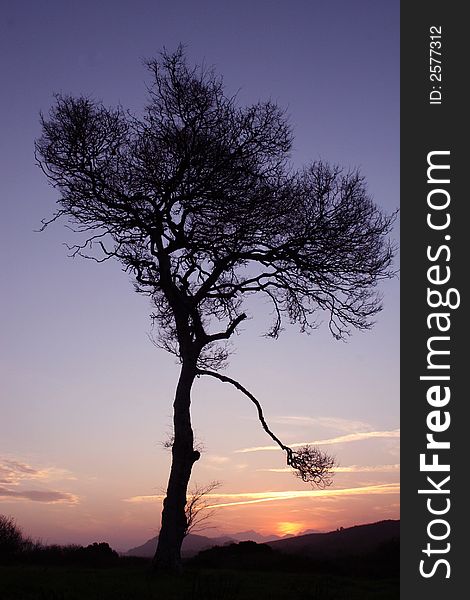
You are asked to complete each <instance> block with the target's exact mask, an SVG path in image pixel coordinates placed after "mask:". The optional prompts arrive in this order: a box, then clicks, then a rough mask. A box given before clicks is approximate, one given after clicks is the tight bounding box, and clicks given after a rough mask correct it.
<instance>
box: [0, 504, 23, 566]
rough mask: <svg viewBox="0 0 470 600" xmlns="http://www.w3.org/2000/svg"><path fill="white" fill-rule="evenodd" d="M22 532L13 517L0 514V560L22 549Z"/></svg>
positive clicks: (14, 554) (10, 556)
mask: <svg viewBox="0 0 470 600" xmlns="http://www.w3.org/2000/svg"><path fill="white" fill-rule="evenodd" d="M24 543H25V540H24V538H23V532H22V531H21V529H20V528H19V527H18V525H17V524H16V521H15V519H14V518H13V517H7V516H5V515H0V560H2V559H5V558H6V559H8V558H12V557H14V556H16V555H17V554H19V553H20V552H21V551H22V550H23V546H24Z"/></svg>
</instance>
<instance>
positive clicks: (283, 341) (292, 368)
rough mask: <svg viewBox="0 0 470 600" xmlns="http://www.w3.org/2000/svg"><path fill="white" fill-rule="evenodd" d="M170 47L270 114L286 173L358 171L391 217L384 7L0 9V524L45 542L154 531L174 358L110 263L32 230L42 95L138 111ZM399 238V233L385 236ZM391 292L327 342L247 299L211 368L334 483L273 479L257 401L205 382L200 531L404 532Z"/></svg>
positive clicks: (50, 200)
mask: <svg viewBox="0 0 470 600" xmlns="http://www.w3.org/2000/svg"><path fill="white" fill-rule="evenodd" d="M180 42H182V43H183V44H185V45H186V46H187V56H188V59H189V61H190V62H191V63H201V62H202V61H204V62H205V63H206V64H210V65H214V67H215V69H216V71H217V72H218V73H220V74H222V75H223V77H224V81H225V85H226V89H227V91H228V92H229V93H235V92H237V91H238V98H239V101H240V103H242V104H249V103H253V102H256V101H258V100H259V99H267V98H270V99H272V100H273V101H275V102H277V103H278V104H279V105H280V106H282V107H285V108H286V109H287V113H288V115H289V117H290V122H291V124H292V126H293V131H294V136H295V141H294V149H293V153H292V161H293V163H294V164H295V165H296V166H301V165H302V164H304V163H306V162H309V161H313V160H318V159H323V160H326V161H328V162H330V163H334V164H340V165H342V166H344V167H345V168H350V167H358V168H360V170H361V172H362V173H363V174H364V175H365V177H366V179H367V182H368V190H369V193H370V195H371V196H372V197H373V198H374V200H375V202H376V203H377V204H378V205H379V206H380V207H381V209H383V210H384V211H385V212H387V213H391V212H392V211H394V210H396V209H397V208H398V205H399V2H398V1H389V0H353V1H351V0H349V1H348V0H331V1H328V2H326V1H321V0H313V1H307V0H293V1H292V2H289V3H285V2H282V3H281V2H268V1H267V0H266V1H265V0H255V1H250V2H249V1H247V0H241V1H238V2H236V3H235V2H230V3H228V2H226V3H222V2H218V1H215V0H199V1H197V2H191V1H189V0H187V1H183V0H173V1H169V0H153V1H151V0H134V1H133V2H125V1H123V0H104V1H102V2H91V1H90V0H82V1H81V2H80V3H78V2H71V1H70V0H61V1H57V0H47V1H46V2H28V1H24V0H23V1H21V0H19V1H18V2H15V3H12V2H10V3H7V4H6V5H5V6H4V7H3V10H2V14H1V16H0V73H1V81H2V90H3V93H2V94H1V95H0V104H1V109H0V119H1V141H0V153H1V156H0V160H1V162H0V164H1V166H2V176H1V181H0V189H1V196H0V197H1V202H2V219H1V224H0V244H1V251H0V268H1V271H2V274H3V276H2V282H1V288H2V289H1V296H0V297H1V304H2V310H1V312H0V327H1V342H0V344H1V347H0V360H1V363H0V368H1V381H2V383H1V412H0V415H1V416H0V513H2V514H7V515H12V516H13V517H15V518H16V520H17V522H18V524H19V525H20V526H21V527H22V528H23V530H24V532H25V533H26V534H28V535H30V536H31V537H33V538H35V539H37V538H39V539H41V540H42V541H43V542H45V543H82V544H85V543H91V542H93V541H107V542H109V543H110V544H111V545H112V546H113V547H115V548H117V549H127V548H129V547H132V546H136V545H138V544H140V543H143V542H144V541H145V540H147V539H148V538H150V537H152V536H154V535H155V534H156V533H157V532H158V529H159V523H160V511H161V494H162V491H163V490H164V489H165V487H166V482H167V477H168V470H169V464H170V453H169V452H168V450H166V449H165V448H164V445H163V443H164V442H165V440H167V439H168V437H169V435H170V433H171V403H172V396H173V393H174V389H175V385H176V380H177V376H178V365H177V364H176V363H175V360H174V357H172V356H171V355H168V354H166V353H165V352H164V351H163V350H160V349H158V348H156V347H155V346H154V345H153V344H152V343H151V341H150V339H149V334H150V333H151V323H150V319H149V314H150V312H151V307H150V305H149V301H148V299H146V298H144V297H142V296H139V295H137V294H135V292H134V291H133V287H132V284H131V281H130V278H129V276H128V275H126V274H125V273H123V272H122V271H121V269H120V266H119V265H118V264H111V263H110V262H108V263H106V264H102V265H98V264H95V263H91V262H90V261H85V260H81V259H72V258H69V257H68V256H67V249H66V247H65V246H64V243H65V242H69V243H70V242H73V235H72V233H71V232H70V231H69V230H68V229H67V228H66V227H65V226H64V224H63V223H55V224H53V225H52V226H50V227H49V228H48V229H47V230H46V231H45V232H43V233H38V232H37V231H36V230H37V229H38V228H39V226H40V223H41V219H42V218H45V217H46V218H47V217H48V216H50V215H51V214H52V213H53V210H54V203H55V200H56V199H57V192H55V191H54V189H53V188H51V187H50V186H49V185H48V184H47V181H46V180H45V178H44V176H43V175H42V173H41V172H40V170H39V168H38V167H37V166H36V164H35V160H34V152H33V143H34V139H35V138H37V137H38V136H39V134H40V125H39V113H40V111H43V112H47V111H48V109H49V107H50V106H51V104H52V103H53V93H55V92H63V93H70V94H75V95H79V94H87V95H90V96H92V97H94V98H96V99H99V100H102V101H103V102H104V103H105V104H107V105H117V104H121V105H123V106H124V107H127V108H129V109H131V110H133V111H139V110H140V109H141V108H142V106H143V105H144V103H145V98H146V83H148V82H149V74H148V73H147V72H146V70H145V68H144V66H143V60H144V59H148V58H151V57H155V56H157V54H158V52H159V51H160V50H161V49H162V48H163V47H166V48H167V49H170V50H172V49H175V48H176V47H177V45H178V44H179V43H180ZM393 237H394V240H395V241H398V229H397V228H396V229H395V230H394V232H393ZM398 286H399V282H398V279H395V280H393V281H388V282H386V283H385V284H383V285H382V286H381V291H382V293H383V296H384V310H383V311H382V312H381V313H380V314H379V315H378V317H377V319H376V325H375V327H374V328H373V329H372V330H371V331H368V332H355V333H353V335H352V336H351V337H350V338H349V339H348V341H347V342H346V343H343V342H338V341H335V340H334V339H333V338H332V337H331V335H330V334H329V331H328V327H327V326H322V327H320V328H318V329H317V330H316V331H314V332H313V334H312V335H310V336H307V335H301V334H300V333H299V332H298V330H297V329H296V328H288V329H287V330H286V331H285V332H284V333H283V334H282V335H281V337H280V338H279V339H278V340H277V341H272V340H268V339H266V338H264V337H262V335H261V334H262V333H263V331H265V330H266V325H267V323H268V322H269V316H267V315H266V310H265V307H264V306H263V304H262V303H254V304H252V305H251V307H250V308H251V313H250V320H249V321H248V322H246V324H243V327H242V328H241V329H242V333H241V334H240V335H238V336H237V337H236V339H235V354H234V355H233V356H232V357H231V360H230V365H229V367H228V369H227V374H228V375H230V376H232V377H234V378H236V379H238V380H239V381H240V382H241V383H242V384H243V385H244V386H245V387H247V388H248V389H250V391H252V392H253V393H254V394H255V395H256V396H257V397H258V398H259V399H260V400H261V401H262V403H263V406H264V410H265V415H266V418H267V420H268V422H269V424H270V426H271V428H272V429H273V430H274V431H275V433H276V434H277V435H278V436H279V437H281V438H282V440H283V441H284V442H285V443H286V444H291V445H292V444H294V445H295V444H301V443H305V442H314V443H316V444H318V445H319V446H320V448H322V449H323V450H327V451H328V452H329V453H331V454H333V455H334V456H335V458H336V461H337V463H338V464H339V468H338V469H337V472H336V474H335V477H334V482H333V484H332V486H331V487H329V488H328V489H327V490H324V491H319V490H315V489H312V488H311V487H309V485H308V484H305V483H303V482H301V481H300V480H299V479H296V478H295V477H294V476H293V475H292V474H291V473H290V472H288V471H287V470H286V468H285V457H284V454H283V453H282V452H281V451H280V450H277V449H274V448H272V447H271V444H270V441H271V440H270V439H269V438H268V437H267V436H266V434H265V433H264V431H263V430H262V428H261V426H260V424H259V422H258V421H257V418H256V413H255V410H254V406H253V405H252V404H251V403H250V402H249V401H248V400H247V399H246V398H245V397H244V396H242V395H240V394H239V393H238V392H237V391H236V390H235V389H231V388H230V386H227V385H225V384H223V383H221V382H218V381H215V380H211V381H204V380H203V379H202V378H201V379H200V380H198V381H197V382H196V385H195V388H194V393H193V406H192V417H193V422H194V428H195V432H196V438H197V441H198V444H199V445H200V447H201V448H202V450H203V455H202V458H201V460H200V461H198V462H197V463H196V465H195V467H194V470H193V478H192V484H191V485H196V484H199V485H205V484H207V483H209V482H211V481H218V482H220V486H219V487H218V488H217V489H216V490H214V492H213V494H214V496H213V497H211V502H212V501H213V503H214V504H219V505H220V507H219V508H217V509H216V511H215V513H214V516H213V517H212V519H211V525H212V528H211V529H209V530H207V531H206V532H202V533H205V534H206V535H216V534H220V533H230V532H240V531H245V530H250V529H254V530H256V531H258V532H260V533H263V534H265V535H286V534H290V535H292V534H297V533H299V532H302V531H307V530H314V531H329V530H332V529H336V528H337V527H347V526H350V525H354V524H360V523H367V522H373V521H378V520H381V519H389V518H398V517H399V487H398V484H399V466H398V465H399V392H398V390H399V371H398V368H399V367H398V347H399V339H398V329H399V304H398Z"/></svg>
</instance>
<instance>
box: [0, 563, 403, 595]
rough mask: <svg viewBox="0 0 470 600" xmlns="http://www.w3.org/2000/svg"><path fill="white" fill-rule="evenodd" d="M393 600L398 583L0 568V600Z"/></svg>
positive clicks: (127, 570) (302, 576)
mask: <svg viewBox="0 0 470 600" xmlns="http://www.w3.org/2000/svg"><path fill="white" fill-rule="evenodd" d="M291 598H292V599H293V600H297V599H299V600H300V599H305V600H336V599H338V600H356V599H357V600H368V599H371V600H372V599H374V600H396V599H398V598H399V586H398V580H397V579H395V580H368V579H353V578H346V577H344V578H343V577H336V576H321V575H313V574H306V573H301V574H297V573H268V572H253V571H250V572H247V571H220V570H199V571H188V572H186V573H185V574H184V575H183V576H182V577H179V578H172V577H162V576H158V577H157V576H156V575H155V574H154V573H152V572H151V571H150V570H149V569H148V567H147V566H145V567H144V566H138V567H126V568H108V569H87V568H83V567H43V566H29V565H10V566H0V600H82V599H83V600H85V599H86V600H108V599H109V600H179V599H184V600H186V599H187V600H264V599H266V600H278V599H279V600H284V599H286V600H290V599H291Z"/></svg>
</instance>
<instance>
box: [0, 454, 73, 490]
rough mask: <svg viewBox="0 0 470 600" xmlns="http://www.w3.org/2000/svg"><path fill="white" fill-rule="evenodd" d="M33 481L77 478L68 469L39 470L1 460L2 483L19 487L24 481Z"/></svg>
mask: <svg viewBox="0 0 470 600" xmlns="http://www.w3.org/2000/svg"><path fill="white" fill-rule="evenodd" d="M31 479H41V480H59V479H76V478H75V477H73V476H72V474H71V473H70V471H67V470H66V469H58V468H56V467H47V468H44V469H37V468H35V467H32V466H31V465H29V464H27V463H25V462H21V461H19V460H12V459H0V483H3V484H8V485H18V484H19V483H20V482H21V481H23V480H28V481H29V480H31Z"/></svg>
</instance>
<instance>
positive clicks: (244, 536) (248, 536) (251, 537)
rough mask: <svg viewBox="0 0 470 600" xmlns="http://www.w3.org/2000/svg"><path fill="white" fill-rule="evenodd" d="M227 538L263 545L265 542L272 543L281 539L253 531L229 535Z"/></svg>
mask: <svg viewBox="0 0 470 600" xmlns="http://www.w3.org/2000/svg"><path fill="white" fill-rule="evenodd" d="M229 537H230V538H232V540H235V541H237V542H247V541H252V542H256V543H258V544H265V543H267V542H273V541H275V540H280V539H282V538H280V537H279V536H278V535H263V534H261V533H258V532H257V531H254V530H253V529H250V530H248V531H242V532H240V533H230V534H229Z"/></svg>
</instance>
